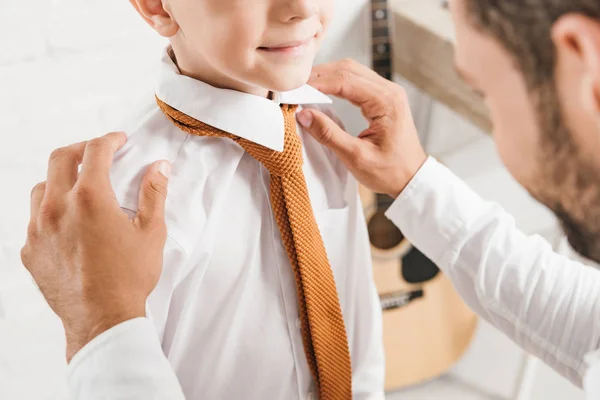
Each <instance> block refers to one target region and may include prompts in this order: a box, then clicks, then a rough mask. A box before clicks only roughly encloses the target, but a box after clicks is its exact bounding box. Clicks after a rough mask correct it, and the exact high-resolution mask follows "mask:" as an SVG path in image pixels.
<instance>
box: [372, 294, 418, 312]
mask: <svg viewBox="0 0 600 400" xmlns="http://www.w3.org/2000/svg"><path fill="white" fill-rule="evenodd" d="M424 295H425V293H424V292H423V289H419V290H412V291H409V292H407V291H401V292H394V293H387V294H382V295H380V296H379V301H380V302H381V309H382V310H383V311H390V310H395V309H398V308H402V307H405V306H407V305H409V304H410V303H411V302H413V301H414V300H417V299H420V298H422V297H423V296H424Z"/></svg>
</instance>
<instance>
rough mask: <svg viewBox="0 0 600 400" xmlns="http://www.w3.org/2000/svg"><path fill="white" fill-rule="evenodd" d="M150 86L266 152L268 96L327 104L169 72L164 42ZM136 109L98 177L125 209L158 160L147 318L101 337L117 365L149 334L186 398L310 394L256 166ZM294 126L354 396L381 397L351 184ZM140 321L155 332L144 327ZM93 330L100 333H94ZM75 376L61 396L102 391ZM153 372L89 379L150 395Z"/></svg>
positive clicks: (263, 180)
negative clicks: (165, 185) (163, 172)
mask: <svg viewBox="0 0 600 400" xmlns="http://www.w3.org/2000/svg"><path fill="white" fill-rule="evenodd" d="M156 95H157V96H158V97H159V98H160V99H161V100H163V101H164V102H166V103H167V104H169V105H171V106H172V107H174V108H176V109H178V110H180V111H182V112H185V113H186V114H188V115H190V116H192V117H194V118H196V119H198V120H201V121H203V122H205V123H207V124H210V125H212V126H214V127H217V128H219V129H222V130H224V131H226V132H229V133H232V134H234V135H237V136H240V137H244V138H246V139H248V140H251V141H253V142H256V143H259V144H261V145H263V146H266V147H268V148H271V149H274V150H282V146H283V140H284V121H283V114H282V112H281V109H280V106H279V104H280V103H287V104H299V105H300V106H302V105H307V104H311V105H312V104H328V103H330V102H331V100H330V99H329V98H328V97H327V96H325V95H324V94H322V93H320V92H318V91H317V90H315V89H313V88H311V87H309V86H304V87H301V88H300V89H297V90H294V91H291V92H286V93H276V94H275V95H274V99H273V100H268V99H265V98H260V97H257V96H252V95H248V94H244V93H240V92H236V91H231V90H224V89H217V88H214V87H212V86H209V85H207V84H205V83H203V82H199V81H197V80H194V79H191V78H188V77H186V76H182V75H181V74H180V73H179V71H178V69H177V67H176V66H175V64H174V63H173V62H172V61H171V59H170V58H169V57H168V55H167V54H166V52H165V54H164V57H163V59H162V61H161V66H160V70H159V78H158V85H157V87H156ZM140 108H141V112H140V113H139V114H137V115H135V114H134V116H133V118H135V119H136V121H139V123H138V125H137V126H136V127H135V129H133V130H132V131H130V132H128V133H129V134H130V136H129V140H128V142H127V144H126V145H125V147H124V148H123V149H122V150H121V151H120V152H119V153H118V154H117V155H116V158H115V161H114V166H113V168H112V172H111V174H112V176H111V180H112V183H113V188H114V190H115V192H116V195H117V199H118V201H119V203H120V204H121V206H122V207H123V208H124V209H125V210H129V211H130V212H131V213H133V212H134V211H135V210H137V202H138V200H137V199H138V191H139V187H140V181H141V177H142V174H143V172H144V171H145V168H146V167H147V166H148V165H150V164H151V163H152V162H154V161H155V160H160V159H166V160H169V161H171V163H172V165H173V168H172V177H171V179H170V182H169V194H168V197H167V206H166V220H167V228H168V233H169V238H168V240H167V245H166V248H165V256H164V266H163V273H162V276H161V279H160V282H159V283H158V286H157V287H156V289H155V290H154V292H153V293H152V294H151V296H150V297H149V299H148V303H147V316H148V320H142V321H137V322H132V323H131V324H130V326H129V330H128V332H129V333H128V335H131V334H132V332H133V331H138V332H140V333H141V334H142V336H144V338H143V340H142V341H139V342H136V340H137V339H133V338H132V340H131V342H129V343H128V341H127V340H121V341H120V342H115V343H113V344H112V346H116V347H117V348H118V349H119V350H118V351H117V353H120V354H121V356H120V357H122V359H121V361H119V364H120V365H123V367H125V366H126V365H129V366H130V367H133V368H135V369H136V370H140V369H141V370H142V371H143V370H144V369H145V368H146V369H147V368H153V364H152V362H151V358H152V351H154V352H156V350H157V349H158V347H156V348H155V349H154V350H151V351H149V353H148V354H147V355H145V356H143V357H141V358H140V357H138V356H134V355H133V354H134V353H135V349H139V348H141V347H143V346H146V347H151V346H149V343H151V342H153V341H154V342H156V343H155V344H157V343H158V342H160V344H161V347H162V350H163V352H164V354H165V355H166V360H168V361H169V363H170V365H171V367H172V368H173V370H174V371H175V373H176V376H177V379H178V381H179V382H180V384H181V387H182V389H183V393H184V394H185V395H186V397H188V398H190V399H193V398H203V399H241V398H244V399H257V400H258V399H261V400H262V399H307V398H310V396H314V393H315V391H316V387H315V385H314V383H313V380H312V377H311V374H310V371H309V368H308V365H307V362H306V358H305V353H304V348H303V345H302V336H301V332H300V323H299V319H298V306H297V292H296V285H295V280H294V275H293V272H292V268H291V266H290V264H289V261H288V258H287V253H286V250H285V248H284V246H283V244H282V241H281V238H280V234H279V230H278V227H277V223H276V221H275V220H274V217H273V213H272V211H271V205H270V200H269V179H270V177H269V173H268V171H267V170H266V169H265V168H264V167H263V166H262V165H261V164H260V163H259V162H257V161H256V160H255V159H253V158H252V157H251V156H250V155H248V154H247V153H245V152H244V150H243V149H242V148H241V147H240V146H239V145H237V144H236V143H234V142H233V141H232V140H227V139H220V138H207V137H197V136H193V135H188V134H186V133H184V132H182V131H181V130H179V129H178V128H176V127H175V126H174V125H173V123H172V122H171V121H170V120H168V119H167V117H165V115H164V114H163V113H162V111H161V110H160V109H159V108H158V106H157V105H156V102H155V100H154V97H153V96H149V98H148V99H147V104H143V105H142V106H141V107H140ZM298 131H299V133H300V134H301V137H302V140H303V144H304V146H303V147H304V173H305V176H306V182H307V186H308V190H309V194H310V198H311V203H312V206H313V209H314V213H315V216H316V219H317V223H318V225H319V228H320V231H321V234H322V236H323V241H324V243H325V247H326V249H327V253H328V257H329V260H330V264H331V267H332V269H333V272H334V276H335V280H336V284H337V289H338V293H339V298H340V302H341V305H342V310H343V315H344V320H345V323H346V328H347V332H348V340H349V345H350V351H351V356H352V367H353V392H354V398H357V399H362V398H365V399H366V398H369V399H371V398H380V397H382V396H383V386H384V375H385V373H384V365H385V362H384V354H383V344H382V321H381V309H380V303H379V299H378V296H377V291H376V288H375V285H374V283H373V280H372V271H371V258H370V249H369V244H368V234H367V230H366V226H365V222H364V217H363V212H362V207H361V203H360V201H359V198H358V195H357V190H356V182H355V181H354V180H353V178H352V177H351V176H350V175H349V173H348V172H347V170H346V169H345V168H344V166H343V165H342V164H341V163H340V162H338V161H337V160H336V158H335V157H334V156H333V154H332V153H330V152H329V151H327V150H326V149H325V148H323V147H322V146H320V145H319V144H318V143H317V142H316V141H315V140H314V139H313V138H312V137H310V135H309V134H307V133H302V132H301V131H300V129H299V130H298ZM149 321H151V323H152V325H153V326H154V330H155V332H150V329H149V325H148V322H149ZM119 329H121V330H123V329H124V328H119ZM117 331H118V329H117ZM142 331H143V332H142ZM122 332H123V331H122ZM117 333H118V332H117ZM112 335H115V333H112ZM152 336H153V337H152ZM102 340H104V341H105V342H104V343H106V340H107V339H106V336H105V338H104V339H102V338H100V339H99V341H102ZM133 342H136V343H133ZM96 346H97V345H96ZM85 351H86V350H84V352H85ZM135 354H137V353H135ZM130 355H131V357H130ZM154 356H156V357H158V354H155V355H154ZM81 357H85V355H84V354H82V355H81ZM158 358H160V357H158ZM75 363H76V362H75ZM126 363H128V364H126ZM93 364H94V366H93V367H92V368H100V369H104V368H109V369H111V371H112V373H113V374H118V373H120V372H121V371H120V368H121V367H109V366H108V365H106V364H103V363H102V362H101V361H99V360H97V362H94V363H93ZM88 365H89V364H88ZM71 371H73V367H71ZM80 373H84V374H85V373H86V372H85V371H83V372H82V370H81V369H79V372H75V373H73V374H72V376H71V384H72V385H71V387H72V388H73V387H75V389H74V391H75V393H73V395H76V396H78V397H76V398H86V399H87V398H102V397H103V396H102V395H101V394H100V393H102V392H100V393H99V392H97V390H98V387H96V389H94V393H93V394H91V393H90V392H85V389H81V387H79V386H78V384H77V383H75V385H74V386H73V382H77V379H76V378H73V377H77V376H78V374H80ZM87 373H93V371H87ZM124 376H126V375H124ZM97 379H103V378H102V377H101V375H98V378H97ZM169 379H171V380H173V381H174V382H176V381H175V380H174V378H173V377H167V376H166V375H165V376H164V378H163V380H165V381H169ZM152 382H154V380H152ZM161 382H162V380H160V379H159V380H158V381H157V382H156V383H149V385H148V386H147V388H144V389H143V393H141V392H139V388H140V387H137V389H132V388H133V386H132V385H135V383H136V382H135V381H134V382H122V385H119V386H117V387H112V388H111V387H110V386H109V385H100V386H102V387H104V389H102V390H106V392H104V395H105V396H106V398H131V397H130V395H132V394H133V393H134V392H135V396H134V397H139V398H157V397H156V396H157V395H158V393H157V392H156V390H157V389H156V387H158V386H160V383H161ZM128 388H129V389H131V391H128ZM81 390H84V392H82V391H81ZM89 396H91V397H89ZM171 396H172V395H171V394H169V395H168V396H165V397H164V398H172V397H171ZM159 397H160V396H159ZM161 398H162V397H161Z"/></svg>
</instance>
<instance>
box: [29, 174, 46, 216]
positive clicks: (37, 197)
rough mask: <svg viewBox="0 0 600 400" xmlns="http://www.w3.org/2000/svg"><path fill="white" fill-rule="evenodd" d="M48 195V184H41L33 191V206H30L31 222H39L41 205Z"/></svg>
mask: <svg viewBox="0 0 600 400" xmlns="http://www.w3.org/2000/svg"><path fill="white" fill-rule="evenodd" d="M45 193H46V182H40V183H38V184H37V185H35V186H34V187H33V189H32V190H31V206H30V218H29V219H30V221H35V220H37V217H38V214H39V211H40V205H41V204H42V200H43V199H44V194H45Z"/></svg>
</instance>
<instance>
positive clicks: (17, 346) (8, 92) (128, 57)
mask: <svg viewBox="0 0 600 400" xmlns="http://www.w3.org/2000/svg"><path fill="white" fill-rule="evenodd" d="M414 1H421V0H414ZM336 2H337V6H338V15H337V19H336V20H335V22H334V26H333V27H332V29H331V31H330V35H329V38H328V40H327V42H326V44H325V47H324V49H323V52H322V54H321V56H320V58H319V60H320V61H323V60H329V59H338V58H342V57H353V58H355V59H358V60H359V61H361V62H363V63H365V64H368V63H369V52H370V44H369V29H370V27H369V12H368V8H367V5H368V0H336ZM163 43H164V41H163V40H162V39H160V38H158V37H157V36H156V35H155V34H154V33H153V32H152V31H151V30H150V29H149V28H147V27H146V26H145V25H144V24H143V22H142V21H141V20H140V19H139V18H138V17H137V15H135V13H134V11H133V10H132V9H131V7H130V6H129V4H128V2H127V1H125V0H28V1H23V0H0V50H1V51H0V132H1V134H0V180H1V181H2V182H3V185H2V189H0V193H1V197H0V199H1V200H0V360H1V361H0V398H3V399H4V398H6V399H11V400H12V399H60V398H64V397H65V390H64V385H63V380H62V379H63V378H62V377H63V373H64V367H65V366H64V362H63V361H62V354H63V352H64V340H63V339H62V331H61V327H60V324H59V323H58V321H57V320H56V318H55V317H54V316H53V314H52V313H51V312H50V311H49V310H48V309H47V308H44V307H43V306H42V304H43V303H42V301H41V299H40V298H39V294H37V291H36V290H35V288H34V287H33V285H29V286H27V287H26V288H23V287H21V286H16V284H17V283H18V282H23V281H27V280H28V279H29V278H28V276H27V275H26V274H25V273H24V272H23V271H22V270H21V269H20V268H16V267H15V266H16V265H18V264H19V263H18V250H19V248H20V246H21V245H22V242H23V238H24V234H25V229H26V222H27V217H28V201H29V191H30V188H31V187H32V186H33V185H34V184H35V183H36V182H38V181H41V180H44V174H45V164H46V160H47V157H48V155H49V153H50V151H51V150H52V149H54V148H56V147H58V146H62V145H65V144H70V143H72V142H75V141H79V140H82V139H85V138H89V137H92V136H97V135H100V134H102V133H104V132H106V131H108V130H116V129H120V128H121V127H120V126H119V124H118V121H119V120H120V119H121V117H122V116H123V115H125V113H127V111H128V105H129V104H132V102H134V101H135V98H136V97H137V96H138V94H139V93H141V92H142V91H143V89H145V88H148V87H151V86H149V85H151V83H150V81H151V77H152V75H151V72H149V71H148V66H149V65H151V64H152V63H153V62H154V61H155V60H156V57H157V54H158V51H159V49H160V48H161V47H162V45H163ZM409 91H410V93H411V99H412V100H413V106H414V108H415V111H420V115H421V116H423V115H424V114H425V117H427V113H423V108H421V109H419V107H418V105H427V104H428V100H427V99H426V98H424V97H421V96H420V95H419V94H418V93H417V92H416V91H414V90H412V89H410V87H409ZM336 108H337V109H338V111H339V112H340V114H341V116H342V118H343V119H344V121H345V123H346V125H347V126H348V127H349V129H350V130H351V131H352V132H354V133H356V132H359V131H360V130H361V129H362V128H363V127H364V126H365V125H364V122H363V121H362V119H361V117H360V115H359V113H357V112H356V110H354V109H352V107H350V106H349V105H347V104H344V103H336ZM418 120H419V121H420V125H421V133H422V134H423V136H424V137H426V139H427V143H428V146H427V147H428V150H430V151H431V152H432V153H433V154H436V155H439V156H440V159H441V160H442V161H443V162H445V163H446V164H447V165H449V166H450V167H451V168H453V169H454V170H455V171H456V172H457V173H458V174H459V175H460V176H461V177H463V178H465V179H466V180H467V181H468V182H469V183H470V184H471V185H472V186H473V187H474V188H475V189H476V190H477V191H478V192H479V193H481V194H482V195H483V196H484V197H486V198H489V199H495V200H498V201H500V202H501V204H503V205H504V206H505V207H507V209H508V210H509V211H510V212H512V213H513V214H514V215H515V216H516V217H517V218H518V221H519V225H520V226H521V227H522V228H523V229H525V230H526V231H528V232H544V233H547V232H551V231H552V229H553V220H552V219H551V218H549V216H548V214H547V212H545V210H543V209H542V208H540V207H538V206H537V205H535V203H533V202H532V201H531V200H530V199H529V198H528V196H527V195H526V194H525V193H524V192H523V191H522V190H520V188H519V187H518V186H517V185H516V184H515V182H514V181H513V180H512V179H511V178H510V177H509V176H508V175H507V173H506V171H505V170H504V169H503V168H502V166H501V165H500V163H499V161H498V159H497V156H496V155H495V151H494V149H493V146H492V144H491V141H490V140H489V138H487V137H485V136H484V135H483V134H481V133H480V132H478V131H477V130H476V129H475V128H473V127H472V126H470V125H469V124H466V123H464V122H462V121H461V120H459V119H458V118H457V117H455V116H454V115H453V114H452V113H450V112H449V111H448V110H446V109H445V108H444V107H441V106H434V107H433V110H432V115H431V119H429V118H418ZM522 356H523V354H522V353H521V352H520V350H518V349H517V348H516V347H515V346H514V345H512V343H510V342H509V341H508V340H506V339H505V338H504V337H503V336H502V335H501V334H499V333H498V332H497V331H495V330H494V329H493V328H491V327H489V326H488V325H485V324H482V325H481V328H480V331H479V334H478V336H477V338H476V340H475V342H474V344H473V346H472V348H471V350H470V351H469V353H468V354H467V356H466V357H465V358H464V359H463V360H462V361H461V362H460V363H459V364H458V365H457V366H456V367H455V368H454V369H453V371H452V374H453V375H454V376H456V377H458V378H459V379H461V380H463V381H465V382H468V383H471V384H475V385H477V386H479V387H480V388H482V389H483V390H484V391H487V392H490V393H494V394H497V395H501V396H502V397H503V398H508V396H510V395H511V393H512V391H513V389H514V385H515V382H516V379H517V371H518V367H519V362H520V360H521V359H522ZM540 376H542V377H543V379H544V382H546V380H548V382H555V383H556V385H557V386H560V387H566V388H568V389H567V390H572V389H571V387H570V386H569V385H564V383H563V382H562V381H561V380H559V379H557V378H556V377H555V376H554V375H553V373H551V372H548V371H543V374H542V375H540ZM9 378H10V379H9ZM540 379H542V378H540ZM540 382H541V381H540ZM561 385H562V386H561ZM544 387H548V385H546V384H543V385H542V384H539V385H537V386H536V388H535V390H534V392H535V397H533V398H535V399H544V400H553V399H561V400H562V399H565V398H569V399H575V398H576V397H573V396H575V395H573V396H571V395H569V397H565V396H564V395H559V394H557V393H558V390H553V391H551V392H549V391H546V392H544V391H543V388H544Z"/></svg>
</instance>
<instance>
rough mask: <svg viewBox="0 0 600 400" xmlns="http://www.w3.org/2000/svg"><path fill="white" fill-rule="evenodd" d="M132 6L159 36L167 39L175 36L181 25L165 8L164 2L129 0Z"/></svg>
mask: <svg viewBox="0 0 600 400" xmlns="http://www.w3.org/2000/svg"><path fill="white" fill-rule="evenodd" d="M129 2H130V3H131V5H133V7H134V8H135V9H136V10H137V12H138V13H139V14H140V15H141V16H142V18H144V21H146V23H147V24H148V25H150V26H151V27H152V28H153V29H154V30H155V31H156V32H158V33H159V35H161V36H164V37H166V38H169V37H172V36H175V34H176V33H177V31H178V30H179V25H177V22H175V19H174V18H173V17H172V16H171V14H170V13H169V11H167V9H166V8H165V6H164V4H163V0H129Z"/></svg>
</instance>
